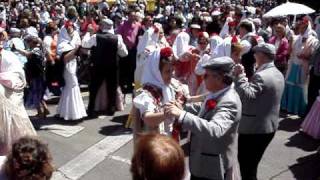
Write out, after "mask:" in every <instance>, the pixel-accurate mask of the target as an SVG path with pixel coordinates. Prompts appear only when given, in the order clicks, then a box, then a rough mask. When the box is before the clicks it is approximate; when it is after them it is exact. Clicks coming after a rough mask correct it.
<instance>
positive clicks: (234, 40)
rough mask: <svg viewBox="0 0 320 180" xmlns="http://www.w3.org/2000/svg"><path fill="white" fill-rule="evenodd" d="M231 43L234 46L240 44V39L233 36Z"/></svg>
mask: <svg viewBox="0 0 320 180" xmlns="http://www.w3.org/2000/svg"><path fill="white" fill-rule="evenodd" d="M231 43H232V44H236V43H238V38H237V36H232V39H231Z"/></svg>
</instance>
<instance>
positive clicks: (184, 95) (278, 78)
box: [0, 0, 320, 180]
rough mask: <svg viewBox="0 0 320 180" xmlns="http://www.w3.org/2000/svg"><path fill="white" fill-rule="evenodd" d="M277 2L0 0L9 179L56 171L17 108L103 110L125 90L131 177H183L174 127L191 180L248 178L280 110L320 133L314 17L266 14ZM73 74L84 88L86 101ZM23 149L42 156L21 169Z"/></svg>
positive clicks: (118, 104)
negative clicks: (184, 146) (51, 104)
mask: <svg viewBox="0 0 320 180" xmlns="http://www.w3.org/2000/svg"><path fill="white" fill-rule="evenodd" d="M276 5H277V2H276V1H272V0H268V1H262V2H256V3H253V2H247V1H244V2H242V1H201V0H200V1H192V0H189V1H158V2H153V1H152V2H151V1H143V0H138V1H137V2H130V1H128V2H125V1H115V2H107V1H104V0H103V1H101V2H95V3H92V2H91V3H89V1H88V2H87V1H83V0H76V1H71V0H57V1H50V0H34V1H27V0H11V1H8V2H1V3H0V50H1V56H0V57H1V59H0V127H1V129H0V156H7V160H6V163H4V164H5V165H4V169H5V172H6V174H7V177H9V178H11V179H21V177H22V176H26V177H28V178H29V179H30V178H31V179H50V177H51V174H52V171H53V170H54V169H53V167H52V165H51V157H50V153H49V151H48V149H47V147H46V146H45V145H44V144H43V143H41V142H40V141H39V140H37V139H36V138H33V137H34V136H37V134H36V131H35V130H34V128H33V126H32V123H31V122H30V120H29V117H28V114H27V112H26V108H27V109H36V110H37V112H38V114H37V118H39V119H43V120H45V118H46V116H48V115H49V114H55V116H56V117H57V118H60V119H61V120H82V119H84V118H86V117H88V118H94V117H96V116H97V115H99V114H106V115H108V116H113V115H114V113H115V112H117V111H122V110H123V109H124V106H125V102H124V99H125V98H124V97H125V95H126V94H128V93H132V94H133V100H132V102H133V103H132V109H131V112H130V114H129V118H128V121H127V123H126V126H127V127H131V128H132V129H133V134H134V142H135V143H134V144H135V145H134V151H135V154H134V157H133V159H132V167H131V172H132V175H133V179H135V180H140V179H141V180H142V179H148V180H157V179H168V180H171V179H172V180H181V179H183V177H184V175H185V162H184V153H183V151H182V150H181V148H180V147H179V145H178V143H177V142H179V141H180V139H181V137H180V135H181V134H182V133H183V132H184V131H185V132H189V135H188V139H189V141H190V150H189V151H190V152H188V154H186V155H187V156H189V157H190V158H189V164H190V165H189V170H190V173H191V179H192V180H197V179H202V180H205V179H221V180H222V179H227V180H236V179H241V177H242V179H245V180H254V179H257V169H258V164H259V162H260V160H261V158H262V156H263V154H264V152H265V150H266V148H267V146H268V145H269V143H270V142H271V141H272V139H273V137H274V136H275V133H276V131H277V129H278V126H279V115H280V112H281V114H282V115H287V114H294V115H298V116H300V117H301V118H302V119H304V121H303V123H302V125H301V129H302V131H303V132H305V133H306V134H308V135H310V136H311V137H313V138H315V139H319V138H320V111H319V108H320V96H319V93H320V91H319V90H320V83H319V82H320V45H319V37H320V16H317V14H310V15H299V16H297V17H296V18H293V17H291V16H285V17H274V18H264V17H263V14H264V13H265V12H267V11H268V10H270V9H271V8H272V7H275V6H276ZM80 83H84V84H85V83H88V86H89V88H88V89H89V103H88V108H87V109H86V106H85V103H84V101H83V99H82V95H81V89H80ZM52 95H56V96H60V99H59V103H58V107H57V110H56V112H50V111H49V109H48V106H47V104H46V100H47V99H48V98H50V96H52ZM144 134H147V135H144ZM159 134H162V135H159ZM25 136H29V137H25ZM21 137H23V138H22V139H20V138H21ZM30 137H31V138H30ZM15 142H16V143H15ZM252 144H254V145H255V148H252ZM23 149H24V150H26V151H27V152H26V153H23V152H22V151H24V150H23ZM35 149H41V150H39V151H36V154H35V152H33V151H35ZM16 151H17V152H16ZM21 153H22V154H21ZM28 153H29V154H28ZM30 153H31V154H32V158H36V157H37V156H39V158H40V156H41V158H44V159H41V158H40V159H41V163H43V165H41V166H40V168H42V169H33V168H31V166H33V165H36V164H34V163H35V161H32V160H30V161H32V163H33V165H32V163H31V162H27V161H29V160H28V156H29V155H30ZM37 153H38V154H37ZM21 156H23V157H21ZM24 156H25V158H26V159H24ZM15 158H18V162H20V163H22V165H21V166H19V165H17V167H16V165H15V163H13V162H12V161H14V159H15ZM39 158H38V160H39ZM25 167H29V169H28V170H25V169H24V170H25V171H24V170H23V168H25ZM19 168H20V170H21V171H20V173H13V172H14V171H18V170H19ZM21 168H22V169H21ZM37 168H39V166H38V165H37ZM14 169H15V170H14ZM173 169H174V170H175V171H172V170H173ZM26 171H27V174H26V173H25V172H26ZM31 171H34V172H31ZM28 178H26V179H28Z"/></svg>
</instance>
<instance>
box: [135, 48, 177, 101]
mask: <svg viewBox="0 0 320 180" xmlns="http://www.w3.org/2000/svg"><path fill="white" fill-rule="evenodd" d="M160 50H161V49H160V48H158V49H156V50H155V51H153V52H152V53H151V54H150V55H149V57H148V59H147V61H146V63H145V66H144V71H143V75H142V80H141V83H142V84H152V85H155V86H157V87H159V88H161V89H162V95H163V103H167V102H170V101H173V100H174V98H175V97H174V94H175V93H174V92H173V90H172V89H171V88H170V87H169V85H166V84H165V83H164V81H163V79H162V76H161V72H160V69H159V64H160Z"/></svg>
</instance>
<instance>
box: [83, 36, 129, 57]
mask: <svg viewBox="0 0 320 180" xmlns="http://www.w3.org/2000/svg"><path fill="white" fill-rule="evenodd" d="M117 36H118V51H117V54H118V55H119V56H120V57H126V56H127V55H128V50H127V47H126V45H125V44H124V42H123V39H122V37H121V36H120V35H117ZM92 46H97V35H96V34H94V35H92V36H90V33H89V32H87V33H86V34H85V36H84V37H83V40H82V47H84V48H91V47H92Z"/></svg>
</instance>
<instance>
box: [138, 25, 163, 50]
mask: <svg viewBox="0 0 320 180" xmlns="http://www.w3.org/2000/svg"><path fill="white" fill-rule="evenodd" d="M158 39H159V35H158V34H156V33H154V28H149V29H148V30H147V31H145V32H144V34H143V36H142V37H141V39H140V40H139V43H138V47H137V55H139V54H141V53H143V52H144V51H145V49H146V47H148V46H152V45H156V43H157V42H158Z"/></svg>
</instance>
